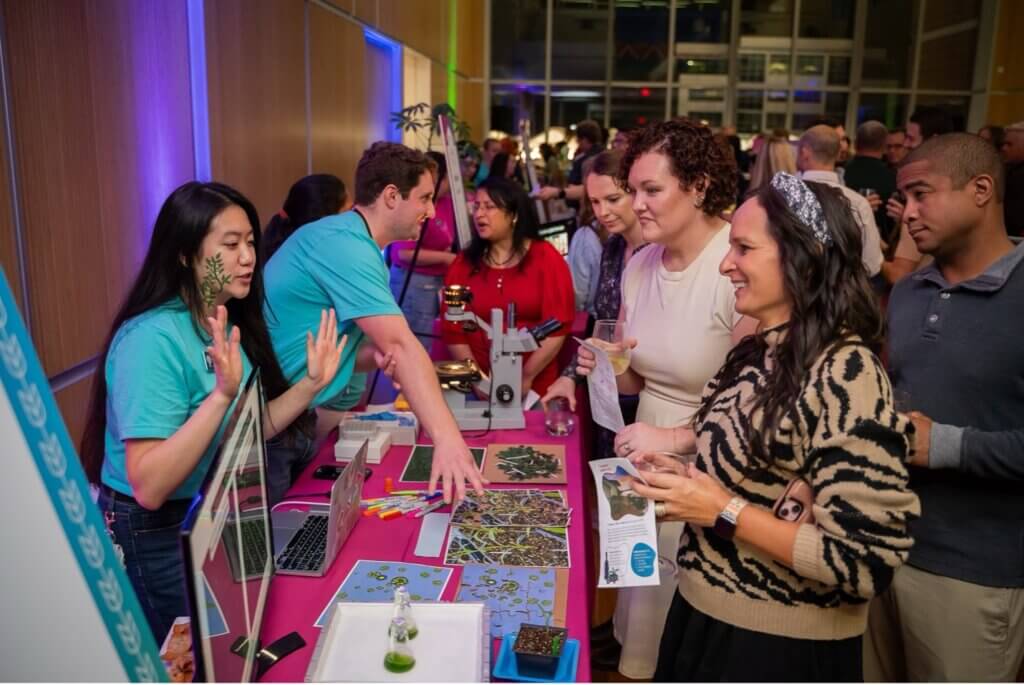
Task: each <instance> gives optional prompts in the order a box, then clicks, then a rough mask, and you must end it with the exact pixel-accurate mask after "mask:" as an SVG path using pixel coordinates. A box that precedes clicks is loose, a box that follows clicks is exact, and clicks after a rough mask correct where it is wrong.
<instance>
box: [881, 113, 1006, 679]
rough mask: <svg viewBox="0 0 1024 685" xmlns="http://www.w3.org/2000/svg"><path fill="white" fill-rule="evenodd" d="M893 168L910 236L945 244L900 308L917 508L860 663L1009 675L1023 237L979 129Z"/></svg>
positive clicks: (925, 245)
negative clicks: (907, 545)
mask: <svg viewBox="0 0 1024 685" xmlns="http://www.w3.org/2000/svg"><path fill="white" fill-rule="evenodd" d="M897 183H898V186H899V189H900V190H901V191H903V193H904V194H905V195H906V198H907V204H906V210H905V212H904V220H905V221H906V222H907V226H908V229H909V232H910V235H911V236H912V237H913V239H914V241H915V243H916V244H917V247H918V249H919V250H920V251H921V252H922V253H924V254H928V255H931V256H933V257H934V258H935V261H934V262H933V263H932V264H930V265H928V266H926V267H924V268H922V269H920V270H918V271H917V272H915V273H914V274H913V275H912V276H910V277H909V278H906V279H904V280H902V281H900V282H899V283H897V284H896V286H895V287H894V288H893V291H892V295H891V297H890V299H889V309H888V314H889V345H890V348H889V366H890V376H891V378H892V382H893V385H894V387H895V390H894V392H895V397H896V399H897V402H898V403H899V404H898V406H897V409H899V410H901V411H907V410H911V411H910V418H911V419H912V420H913V423H914V427H915V435H914V450H913V452H912V454H911V456H910V463H911V480H910V485H911V488H912V489H914V491H915V492H916V493H917V495H918V496H919V497H920V498H921V518H920V519H918V520H917V521H913V522H911V524H910V533H911V534H912V535H913V537H914V540H915V544H914V548H913V549H912V550H911V552H910V558H909V559H908V561H907V564H906V565H904V566H903V567H901V568H900V569H899V570H898V571H897V572H896V573H895V575H894V577H893V580H892V584H891V586H890V587H889V589H888V590H886V591H885V592H884V593H883V594H882V595H880V596H878V597H877V598H875V600H874V602H873V604H872V606H871V613H870V617H869V621H868V632H867V636H866V640H865V648H864V656H865V668H864V676H865V680H866V681H868V682H870V681H875V680H883V681H893V680H895V681H907V680H910V681H936V680H939V681H947V682H948V681H979V680H980V681H1012V680H1014V678H1015V676H1016V675H1017V671H1018V668H1019V667H1020V664H1021V661H1022V658H1024V487H1022V483H1021V481H1022V480H1024V344H1022V342H1021V341H1022V340H1024V316H1021V313H1022V312H1024V245H1016V246H1015V245H1014V243H1013V242H1012V241H1011V240H1010V239H1009V237H1008V236H1007V234H1006V228H1005V226H1004V223H1003V192H1004V177H1003V167H1002V164H1001V161H1000V159H999V156H998V154H997V153H996V151H995V149H994V148H993V147H992V146H991V144H989V143H988V142H986V141H985V140H983V139H982V138H979V137H978V136H974V135H970V134H966V133H951V134H947V135H941V136H937V137H935V138H932V139H930V140H928V141H926V142H924V143H923V144H922V145H921V146H920V147H919V148H917V149H916V150H914V151H913V152H911V153H910V155H909V156H908V157H907V160H906V161H905V162H904V163H903V165H902V166H901V167H900V169H899V174H898V177H897ZM900 404H901V405H902V406H899V405H900Z"/></svg>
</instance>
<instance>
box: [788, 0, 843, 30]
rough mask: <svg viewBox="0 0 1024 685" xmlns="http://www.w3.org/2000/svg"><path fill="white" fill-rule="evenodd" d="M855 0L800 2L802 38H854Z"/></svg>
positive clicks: (809, 0)
mask: <svg viewBox="0 0 1024 685" xmlns="http://www.w3.org/2000/svg"><path fill="white" fill-rule="evenodd" d="M855 7H856V3H855V2H854V0H800V37H801V38H853V14H854V8H855Z"/></svg>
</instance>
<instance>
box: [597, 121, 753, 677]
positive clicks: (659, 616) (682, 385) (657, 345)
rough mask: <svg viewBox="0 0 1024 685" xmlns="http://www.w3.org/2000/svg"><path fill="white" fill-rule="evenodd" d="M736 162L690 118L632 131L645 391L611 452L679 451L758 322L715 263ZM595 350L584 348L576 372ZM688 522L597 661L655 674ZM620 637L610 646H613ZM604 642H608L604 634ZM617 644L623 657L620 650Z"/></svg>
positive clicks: (636, 284) (630, 382) (640, 370)
mask: <svg viewBox="0 0 1024 685" xmlns="http://www.w3.org/2000/svg"><path fill="white" fill-rule="evenodd" d="M736 176H737V173H736V162H735V160H734V159H733V156H732V153H731V151H729V150H727V149H726V148H724V147H723V146H722V145H720V144H719V143H718V142H717V141H716V140H715V139H714V136H713V135H712V133H711V129H709V128H708V127H707V126H705V125H703V124H701V123H699V122H697V121H693V120H690V119H676V120H674V121H668V122H665V123H660V124H652V125H650V126H647V127H646V128H643V129H639V130H637V131H635V132H634V133H633V134H632V135H631V136H630V142H629V147H628V148H627V150H626V153H625V155H624V157H623V160H622V164H621V166H620V170H619V177H620V179H621V180H622V181H623V182H624V183H625V184H626V185H627V186H628V187H629V189H630V191H631V192H632V194H633V210H634V211H635V212H636V215H637V218H638V219H639V221H640V226H641V231H642V233H643V239H644V241H645V242H648V243H652V244H651V245H650V246H648V247H647V248H645V249H644V250H643V251H642V252H640V253H637V254H635V255H634V256H633V258H632V259H631V260H630V262H629V265H628V266H627V267H626V270H625V271H624V273H623V276H622V306H621V308H620V310H619V319H620V320H621V321H623V322H624V325H625V330H626V334H627V335H628V336H629V338H630V340H628V341H627V344H628V345H630V346H632V347H635V349H633V350H632V352H631V357H630V366H629V368H628V369H627V370H626V371H625V372H624V373H623V374H621V375H619V376H618V377H617V381H618V389H619V392H620V393H622V394H625V395H629V394H639V395H640V403H639V407H638V409H637V421H636V423H634V424H632V425H630V426H627V427H626V428H625V429H623V430H622V431H620V432H619V434H618V435H617V436H616V437H615V450H616V452H617V453H618V454H619V455H621V456H625V455H627V454H629V453H630V452H633V451H641V452H649V451H651V452H656V451H670V452H678V451H679V450H678V447H679V441H680V431H681V430H682V427H683V426H686V425H688V424H689V422H690V420H691V419H692V418H693V415H694V414H695V413H696V411H697V408H698V407H699V406H700V393H701V390H702V389H703V388H704V385H705V384H706V383H707V382H708V380H709V379H710V378H711V376H713V375H714V373H715V371H717V370H718V368H719V367H720V366H721V365H722V362H723V361H725V356H726V354H728V352H729V349H730V348H731V347H732V346H733V344H734V342H735V341H736V340H738V339H740V337H742V335H743V334H744V331H745V330H746V329H748V328H749V330H750V331H751V332H752V331H753V328H752V327H750V326H743V325H739V326H738V324H740V318H741V317H740V316H739V315H737V314H736V311H735V307H734V303H735V298H734V295H733V289H732V286H731V284H730V283H729V280H728V279H727V278H725V277H724V276H722V275H721V274H720V273H719V272H718V264H719V262H721V261H722V258H723V257H724V256H725V254H726V252H728V250H729V225H728V223H726V221H725V220H724V219H722V218H721V216H720V215H721V213H722V212H723V211H724V210H725V209H726V208H727V207H728V206H729V205H730V204H731V203H732V202H733V199H734V198H735V196H736ZM593 365H594V358H593V355H592V354H590V353H589V352H587V351H586V350H585V349H581V351H580V352H579V364H578V369H577V370H578V372H579V373H581V374H584V375H586V374H588V373H589V372H590V370H591V369H592V368H593ZM681 533H682V524H679V523H670V524H667V525H663V526H661V528H660V530H659V549H660V550H661V553H660V554H659V556H660V558H661V563H660V566H661V580H662V584H661V585H660V586H649V587H642V588H626V589H622V590H620V591H619V594H618V603H617V606H616V610H615V618H614V621H613V624H614V625H613V626H610V627H613V630H606V631H605V633H604V635H602V634H600V633H599V634H596V635H594V638H595V640H596V641H597V642H598V643H599V644H600V643H601V642H604V647H603V648H600V649H595V666H597V667H601V666H605V667H611V666H614V663H615V661H616V660H617V661H618V668H619V671H620V672H621V673H622V674H623V675H625V676H627V677H630V678H637V679H643V678H650V677H651V676H652V675H654V666H655V662H656V659H657V654H658V640H659V638H660V636H661V628H662V626H663V625H664V622H665V615H666V613H667V612H668V607H669V604H671V602H672V594H673V592H674V591H675V586H676V581H675V572H676V568H675V562H674V561H673V559H674V557H675V550H676V547H677V545H678V541H679V535H680V534H681ZM613 636H614V639H613ZM602 638H603V639H602ZM616 641H617V642H619V643H621V645H622V647H621V658H620V657H619V654H618V651H619V645H618V644H616Z"/></svg>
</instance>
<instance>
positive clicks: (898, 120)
mask: <svg viewBox="0 0 1024 685" xmlns="http://www.w3.org/2000/svg"><path fill="white" fill-rule="evenodd" d="M909 97H910V96H909V95H901V94H897V93H861V94H860V105H859V106H858V107H857V124H858V125H860V124H862V123H864V122H865V121H880V122H882V123H883V124H885V125H886V126H887V127H888V128H896V127H898V126H906V124H907V117H908V112H907V100H908V98H909Z"/></svg>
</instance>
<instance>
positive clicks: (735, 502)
mask: <svg viewBox="0 0 1024 685" xmlns="http://www.w3.org/2000/svg"><path fill="white" fill-rule="evenodd" d="M745 506H747V500H745V499H743V498H742V497H733V498H732V499H731V500H729V503H728V504H726V505H725V509H723V510H722V513H720V514H719V515H718V518H717V519H715V525H714V528H712V530H713V531H714V532H715V535H717V536H718V537H720V538H722V539H724V540H732V539H733V537H734V536H735V535H736V521H737V520H738V519H739V517H740V512H741V511H743V507H745Z"/></svg>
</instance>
